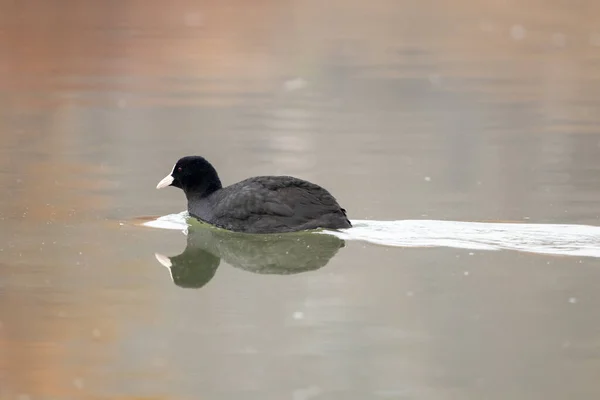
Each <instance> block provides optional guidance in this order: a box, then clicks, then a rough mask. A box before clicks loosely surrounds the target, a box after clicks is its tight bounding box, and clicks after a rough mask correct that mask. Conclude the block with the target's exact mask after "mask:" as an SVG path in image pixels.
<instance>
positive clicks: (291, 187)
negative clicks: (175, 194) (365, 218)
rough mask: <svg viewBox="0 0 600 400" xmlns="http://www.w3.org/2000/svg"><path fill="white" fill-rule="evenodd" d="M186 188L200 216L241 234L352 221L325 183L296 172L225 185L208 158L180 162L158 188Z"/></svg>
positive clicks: (336, 225) (190, 207) (342, 225)
mask: <svg viewBox="0 0 600 400" xmlns="http://www.w3.org/2000/svg"><path fill="white" fill-rule="evenodd" d="M167 186H175V187H178V188H180V189H182V190H183V192H184V193H185V196H186V197H187V201H188V212H189V213H190V215H191V216H192V217H194V218H197V219H199V220H201V221H204V222H207V223H209V224H212V225H215V226H218V227H220V228H223V229H227V230H230V231H235V232H246V233H279V232H294V231H302V230H308V229H317V228H328V229H343V228H350V227H351V226H352V225H351V224H350V221H349V220H348V218H347V217H346V210H344V209H343V208H341V207H340V205H339V204H338V203H337V201H336V199H335V198H334V197H333V196H332V195H331V194H330V193H329V192H328V191H327V190H325V189H323V188H322V187H320V186H318V185H315V184H314V183H311V182H307V181H305V180H302V179H298V178H294V177H291V176H257V177H254V178H249V179H246V180H243V181H241V182H238V183H235V184H233V185H231V186H227V187H223V186H222V185H221V180H220V179H219V176H218V175H217V171H216V170H215V168H214V167H213V166H212V165H211V164H210V163H209V162H208V161H207V160H206V159H205V158H203V157H200V156H188V157H183V158H181V159H179V161H177V163H176V164H175V166H174V167H173V171H171V173H170V174H169V175H167V176H166V177H165V178H164V179H163V180H161V181H160V182H159V183H158V185H157V186H156V188H157V189H162V188H164V187H167Z"/></svg>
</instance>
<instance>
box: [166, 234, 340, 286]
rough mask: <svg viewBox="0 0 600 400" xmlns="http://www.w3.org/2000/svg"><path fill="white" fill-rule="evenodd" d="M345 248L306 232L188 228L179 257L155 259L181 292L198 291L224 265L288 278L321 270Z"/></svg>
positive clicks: (327, 237) (331, 239) (326, 237)
mask: <svg viewBox="0 0 600 400" xmlns="http://www.w3.org/2000/svg"><path fill="white" fill-rule="evenodd" d="M344 246H345V243H344V241H343V240H342V239H339V238H337V237H335V236H332V235H322V234H316V233H310V232H296V233H285V234H262V235H250V234H244V233H235V232H229V231H225V230H221V229H215V228H213V227H204V226H194V227H190V229H189V231H188V235H187V246H186V248H185V250H184V251H183V253H181V254H179V255H177V256H173V257H167V256H164V255H162V254H158V253H156V254H155V256H156V259H157V260H158V261H159V262H160V263H161V264H162V265H163V266H165V267H167V268H168V269H169V271H170V274H171V279H172V280H173V282H174V283H175V284H176V285H177V286H179V287H182V288H196V289H199V288H201V287H203V286H204V285H206V284H207V283H208V282H209V281H210V280H211V279H212V278H213V277H214V275H215V273H216V271H217V268H218V266H219V264H220V262H221V259H223V260H224V261H225V262H226V263H227V264H229V265H232V266H234V267H236V268H241V269H244V270H246V271H250V272H253V273H257V274H277V275H290V274H297V273H301V272H306V271H313V270H316V269H319V268H322V267H324V266H325V265H327V263H328V262H329V261H330V260H331V259H332V258H333V256H334V255H335V254H336V253H337V252H338V250H339V249H340V248H342V247H344Z"/></svg>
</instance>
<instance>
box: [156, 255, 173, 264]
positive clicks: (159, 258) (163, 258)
mask: <svg viewBox="0 0 600 400" xmlns="http://www.w3.org/2000/svg"><path fill="white" fill-rule="evenodd" d="M154 257H156V260H157V261H158V262H159V263H160V264H161V265H162V266H163V267H166V268H171V267H172V266H173V263H171V260H170V259H169V257H167V256H164V255H162V254H160V253H154Z"/></svg>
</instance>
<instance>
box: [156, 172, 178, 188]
mask: <svg viewBox="0 0 600 400" xmlns="http://www.w3.org/2000/svg"><path fill="white" fill-rule="evenodd" d="M173 180H174V178H173V177H172V176H171V174H169V175H167V176H165V177H164V178H163V179H162V180H161V181H160V182H158V185H156V188H157V189H162V188H166V187H167V186H170V185H171V183H173Z"/></svg>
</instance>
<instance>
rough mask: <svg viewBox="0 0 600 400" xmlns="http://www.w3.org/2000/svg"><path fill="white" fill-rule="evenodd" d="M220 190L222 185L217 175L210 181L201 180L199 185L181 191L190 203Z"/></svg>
mask: <svg viewBox="0 0 600 400" xmlns="http://www.w3.org/2000/svg"><path fill="white" fill-rule="evenodd" d="M222 188H223V185H221V180H220V179H219V177H218V176H217V175H215V176H214V177H211V178H210V179H203V180H202V182H200V183H197V184H195V185H193V186H190V187H186V188H184V190H183V191H184V192H185V196H186V197H187V199H188V201H190V200H192V199H203V198H206V197H208V196H210V195H211V194H213V193H214V192H216V191H217V190H220V189H222Z"/></svg>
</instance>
